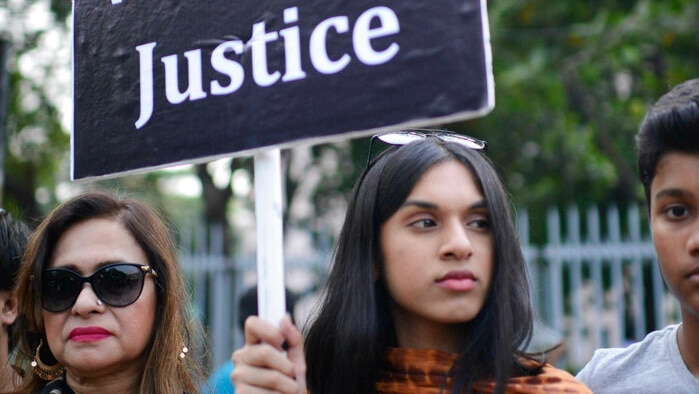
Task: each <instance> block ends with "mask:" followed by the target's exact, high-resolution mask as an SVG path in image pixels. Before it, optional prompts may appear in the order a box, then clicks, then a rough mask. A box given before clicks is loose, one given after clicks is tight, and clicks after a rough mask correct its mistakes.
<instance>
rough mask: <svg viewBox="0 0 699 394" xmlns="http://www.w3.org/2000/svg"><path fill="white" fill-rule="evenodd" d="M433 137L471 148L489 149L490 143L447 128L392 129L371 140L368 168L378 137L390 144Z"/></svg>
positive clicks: (400, 143) (406, 142)
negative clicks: (446, 129)
mask: <svg viewBox="0 0 699 394" xmlns="http://www.w3.org/2000/svg"><path fill="white" fill-rule="evenodd" d="M428 137H433V138H438V139H440V140H442V141H445V142H454V143H457V144H459V145H463V146H465V147H467V148H469V149H475V150H483V151H487V149H488V144H486V142H485V141H483V140H479V139H477V138H473V137H470V136H467V135H463V134H456V133H452V132H450V131H445V130H433V129H414V130H403V131H391V132H388V133H382V134H376V135H374V136H372V137H371V140H369V157H368V158H367V165H366V166H367V168H368V167H369V163H371V156H372V146H373V145H374V140H375V139H378V140H380V141H382V142H384V143H386V144H389V145H405V144H409V143H411V142H414V141H419V140H424V139H425V138H428Z"/></svg>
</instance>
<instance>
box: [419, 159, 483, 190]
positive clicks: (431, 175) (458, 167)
mask: <svg viewBox="0 0 699 394" xmlns="http://www.w3.org/2000/svg"><path fill="white" fill-rule="evenodd" d="M464 191H469V192H470V193H476V194H479V195H480V194H481V193H480V190H479V187H478V185H477V184H476V180H475V178H474V176H473V174H472V173H471V169H470V168H468V167H467V166H466V165H464V164H463V163H461V162H459V161H457V160H447V161H443V162H440V163H437V164H435V165H434V166H432V167H431V168H430V169H428V170H427V171H425V172H424V173H423V174H422V176H421V177H420V179H418V181H417V183H416V184H415V186H414V187H413V190H412V191H411V193H410V196H413V195H416V194H427V195H435V196H442V195H444V194H445V193H448V194H452V193H454V192H464Z"/></svg>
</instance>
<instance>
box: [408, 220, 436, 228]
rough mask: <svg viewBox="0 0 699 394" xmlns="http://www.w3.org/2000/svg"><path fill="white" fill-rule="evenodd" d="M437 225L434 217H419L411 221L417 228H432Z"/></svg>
mask: <svg viewBox="0 0 699 394" xmlns="http://www.w3.org/2000/svg"><path fill="white" fill-rule="evenodd" d="M436 225H437V222H436V221H435V220H433V219H430V218H424V219H418V220H416V221H414V222H411V223H410V226H411V227H417V228H430V227H434V226H436Z"/></svg>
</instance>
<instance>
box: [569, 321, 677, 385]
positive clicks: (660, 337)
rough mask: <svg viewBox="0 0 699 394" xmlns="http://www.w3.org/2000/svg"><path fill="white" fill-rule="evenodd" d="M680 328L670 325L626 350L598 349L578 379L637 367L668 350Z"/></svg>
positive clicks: (650, 334) (625, 348)
mask: <svg viewBox="0 0 699 394" xmlns="http://www.w3.org/2000/svg"><path fill="white" fill-rule="evenodd" d="M678 327H679V326H678V325H670V326H667V327H665V328H664V329H662V330H658V331H653V332H651V333H649V334H648V335H646V337H645V338H643V340H642V341H640V342H636V343H633V344H631V345H629V346H627V347H624V348H607V349H597V350H595V353H594V354H593V356H592V359H590V361H589V362H588V363H587V365H585V367H584V368H583V369H582V370H581V371H580V373H578V375H577V376H578V378H579V377H580V376H586V375H588V374H590V373H592V372H594V371H596V370H603V371H607V372H609V371H611V370H614V369H618V368H624V369H625V368H628V367H632V366H634V365H637V364H638V363H639V362H643V361H646V358H647V357H650V356H655V355H657V353H659V352H664V351H666V350H667V348H666V347H667V344H668V342H669V341H672V340H674V339H675V338H676V337H677V329H678ZM648 361H650V360H648ZM657 361H658V360H657V359H656V360H653V362H657ZM610 368H611V370H610Z"/></svg>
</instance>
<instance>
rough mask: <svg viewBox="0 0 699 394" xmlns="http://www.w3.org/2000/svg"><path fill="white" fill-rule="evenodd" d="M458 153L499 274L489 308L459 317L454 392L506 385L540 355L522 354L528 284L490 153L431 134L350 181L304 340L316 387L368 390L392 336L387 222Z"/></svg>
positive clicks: (339, 393)
mask: <svg viewBox="0 0 699 394" xmlns="http://www.w3.org/2000/svg"><path fill="white" fill-rule="evenodd" d="M448 160H456V161H458V162H459V163H461V164H463V165H464V166H465V167H466V168H467V169H468V170H469V171H470V172H471V173H472V174H473V176H474V179H475V181H476V183H477V186H478V188H479V189H480V191H481V192H482V193H483V196H484V199H485V201H486V204H487V208H488V212H489V215H490V221H491V226H492V231H493V242H494V245H493V249H494V257H493V260H494V261H493V277H492V283H491V285H490V289H489V293H488V295H487V298H486V301H485V304H484V305H483V308H482V309H481V311H480V312H479V313H478V315H477V316H476V317H475V318H474V319H473V320H472V321H470V322H468V323H465V324H463V327H462V333H463V335H462V336H461V338H462V341H461V343H460V346H459V357H458V360H457V361H456V363H455V365H454V366H453V367H452V369H451V378H452V380H453V388H452V392H453V393H463V392H470V391H471V390H472V386H473V384H474V383H475V382H476V381H478V380H481V379H495V381H496V382H497V389H496V392H502V390H503V389H504V384H505V382H506V381H507V380H508V379H509V377H511V376H523V375H534V374H537V373H538V372H539V371H540V369H541V365H540V364H539V363H533V364H530V363H527V366H525V365H523V364H522V363H521V358H522V357H527V356H528V355H526V354H525V353H524V351H523V350H522V349H525V347H526V346H527V344H528V343H529V341H530V339H531V332H532V324H533V323H532V320H533V317H532V316H533V311H532V306H531V302H530V299H529V284H528V280H527V270H526V263H525V259H524V257H523V255H522V252H521V248H520V245H519V242H518V240H517V235H516V232H515V228H514V224H513V221H512V217H511V213H510V201H509V199H508V195H507V193H506V191H505V189H504V188H503V185H502V183H501V181H500V178H499V177H498V175H497V173H496V171H495V170H494V168H493V166H492V163H491V162H490V161H489V159H488V158H487V157H486V156H484V155H482V154H481V153H479V152H477V151H474V150H471V149H469V148H466V147H464V146H462V145H459V144H456V143H450V142H444V141H441V140H439V139H437V138H432V137H428V138H426V139H424V140H422V141H419V142H412V143H409V144H407V145H403V146H400V147H390V148H388V149H387V150H386V151H384V152H383V153H382V154H381V155H380V156H378V157H377V158H376V159H375V160H374V161H373V162H372V163H371V164H370V165H369V166H368V168H367V169H365V170H364V172H363V174H362V175H361V176H360V178H359V181H358V182H357V184H356V185H355V187H354V190H353V192H352V196H351V199H350V201H349V206H348V209H347V213H346V217H345V223H344V226H343V228H342V230H341V233H340V237H339V240H338V243H337V245H336V249H335V252H334V256H333V257H334V258H333V265H332V268H331V272H330V275H329V279H328V283H327V286H326V288H325V293H324V296H323V301H322V303H321V305H320V309H319V312H318V314H317V316H316V318H315V319H314V320H313V321H312V322H311V323H310V326H309V328H308V332H307V335H306V341H305V353H306V360H307V364H308V374H307V381H308V387H309V390H310V392H312V393H333V394H344V393H347V394H350V393H351V394H356V393H372V392H374V390H375V389H374V386H375V383H376V382H377V380H378V378H379V371H380V369H381V365H382V360H383V352H384V350H385V349H386V348H387V347H390V346H395V345H396V343H395V340H394V330H393V322H392V317H391V312H390V296H389V294H388V291H387V288H386V285H385V283H384V282H383V281H382V280H378V281H375V280H374V278H375V269H376V268H377V267H378V268H379V269H381V267H382V266H383V258H382V252H381V246H380V242H379V239H380V237H379V233H380V228H381V225H382V224H383V223H384V222H385V221H386V220H387V219H388V218H389V217H390V216H391V215H393V214H394V213H395V212H396V211H397V210H398V209H399V207H400V206H401V205H402V204H403V202H404V201H405V200H406V198H407V197H408V195H409V194H410V192H411V191H412V189H413V187H414V186H415V184H416V183H417V182H418V180H419V179H420V177H421V176H422V175H423V174H424V173H425V171H427V170H428V169H430V168H431V167H433V166H434V165H436V164H438V163H442V162H445V161H448Z"/></svg>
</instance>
